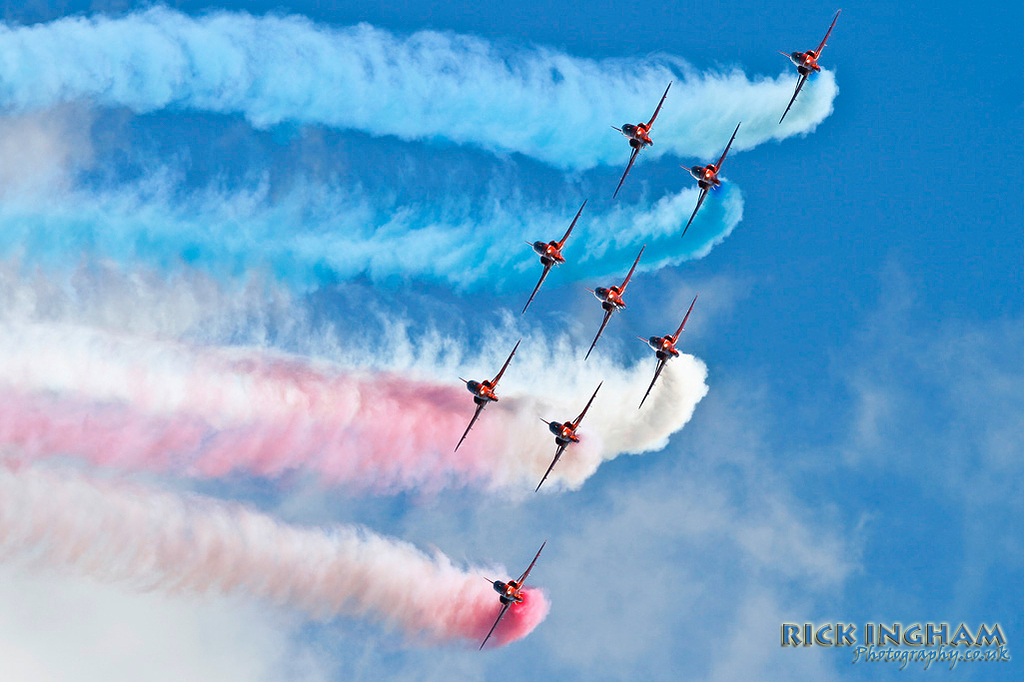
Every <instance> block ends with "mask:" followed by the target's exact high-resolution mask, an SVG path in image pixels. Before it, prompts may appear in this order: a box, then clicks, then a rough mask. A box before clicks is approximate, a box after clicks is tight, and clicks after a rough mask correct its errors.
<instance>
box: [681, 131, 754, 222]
mask: <svg viewBox="0 0 1024 682" xmlns="http://www.w3.org/2000/svg"><path fill="white" fill-rule="evenodd" d="M739 130H740V124H739V123H737V124H736V130H734V131H732V137H730V138H729V144H727V145H725V151H724V152H722V158H720V159H719V160H718V163H716V164H714V165H712V164H710V163H709V164H708V165H706V166H703V167H701V166H694V167H693V168H687V170H688V171H690V175H692V176H693V178H694V180H696V181H697V186H698V187H700V196H699V197H697V206H696V207H695V208H694V209H693V213H691V214H690V219H689V220H688V221H687V222H686V227H685V228H683V234H682V235H680V236H682V237H685V236H686V231H687V230H689V229H690V223H692V222H693V219H694V218H695V217H696V216H697V211H699V210H700V205H701V204H703V203H704V198H705V197H706V196H707V195H708V190H709V189H711V188H715V189H718V188H719V187H720V186H721V185H722V181H721V180H719V179H718V171H720V170H722V162H723V161H725V155H726V154H728V153H729V147H731V146H732V141H733V140H735V139H736V133H738V132H739ZM680 168H686V166H680Z"/></svg>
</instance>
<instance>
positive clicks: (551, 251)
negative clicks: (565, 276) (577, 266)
mask: <svg viewBox="0 0 1024 682" xmlns="http://www.w3.org/2000/svg"><path fill="white" fill-rule="evenodd" d="M533 250H534V251H535V252H536V253H537V255H538V256H540V262H541V263H542V264H543V265H557V264H559V263H564V262H565V258H563V257H562V251H561V249H559V248H558V242H534V243H533Z"/></svg>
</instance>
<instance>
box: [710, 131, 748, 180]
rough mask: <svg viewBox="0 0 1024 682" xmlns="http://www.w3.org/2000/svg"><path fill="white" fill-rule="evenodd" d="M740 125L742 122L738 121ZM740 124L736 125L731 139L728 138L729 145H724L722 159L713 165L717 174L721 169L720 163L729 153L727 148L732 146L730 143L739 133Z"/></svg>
mask: <svg viewBox="0 0 1024 682" xmlns="http://www.w3.org/2000/svg"><path fill="white" fill-rule="evenodd" d="M740 123H742V121H740ZM740 123H737V124H736V130H734V131H732V137H730V138H729V144H727V145H725V151H724V152H722V158H720V159H719V160H718V163H716V164H715V172H716V173H717V172H718V171H720V170H721V169H722V162H723V161H725V155H726V154H728V153H729V147H731V146H732V141H733V140H735V139H736V133H738V132H739V131H740Z"/></svg>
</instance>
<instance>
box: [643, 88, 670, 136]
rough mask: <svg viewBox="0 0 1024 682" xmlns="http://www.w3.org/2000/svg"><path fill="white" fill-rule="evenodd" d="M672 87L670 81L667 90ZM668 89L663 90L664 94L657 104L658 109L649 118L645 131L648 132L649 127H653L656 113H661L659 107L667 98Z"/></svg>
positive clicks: (656, 116)
mask: <svg viewBox="0 0 1024 682" xmlns="http://www.w3.org/2000/svg"><path fill="white" fill-rule="evenodd" d="M671 87H672V81H669V82H668V88H671ZM668 88H665V94H664V95H662V96H661V101H660V102H658V108H657V109H655V110H654V116H651V120H650V121H648V122H647V129H648V130H650V129H651V126H652V125H654V119H656V118H658V112H659V111H661V105H662V104H664V103H665V98H666V97H668Z"/></svg>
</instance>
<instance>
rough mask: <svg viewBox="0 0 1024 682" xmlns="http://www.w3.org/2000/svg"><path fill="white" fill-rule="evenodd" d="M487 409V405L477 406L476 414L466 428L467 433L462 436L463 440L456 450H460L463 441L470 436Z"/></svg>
mask: <svg viewBox="0 0 1024 682" xmlns="http://www.w3.org/2000/svg"><path fill="white" fill-rule="evenodd" d="M485 407H487V403H483V404H480V405H477V406H476V412H474V413H473V418H472V419H470V420H469V426H467V427H466V432H465V433H464V434H462V438H460V439H459V444H458V445H456V446H455V449H456V450H458V449H459V447H460V446H461V445H462V441H464V440H466V436H468V435H469V430H470V429H471V428H473V424H476V420H477V418H478V417H479V416H480V413H481V412H483V410H484V408H485Z"/></svg>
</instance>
